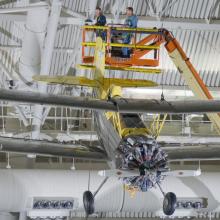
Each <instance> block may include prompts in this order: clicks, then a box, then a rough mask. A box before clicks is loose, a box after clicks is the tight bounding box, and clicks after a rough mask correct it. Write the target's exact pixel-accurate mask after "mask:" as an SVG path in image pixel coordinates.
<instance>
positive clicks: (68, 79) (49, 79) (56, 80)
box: [33, 76, 97, 87]
mask: <svg viewBox="0 0 220 220" xmlns="http://www.w3.org/2000/svg"><path fill="white" fill-rule="evenodd" d="M33 80H35V81H39V82H45V83H49V84H61V85H79V86H88V87H96V86H97V84H96V81H95V80H91V79H88V78H86V77H81V76H33Z"/></svg>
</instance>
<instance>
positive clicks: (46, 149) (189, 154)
mask: <svg viewBox="0 0 220 220" xmlns="http://www.w3.org/2000/svg"><path fill="white" fill-rule="evenodd" d="M0 143H1V145H0V146H1V148H0V152H14V153H21V154H29V153H31V154H36V155H41V156H49V157H66V158H80V159H86V160H87V159H88V160H95V161H106V162H110V161H111V159H110V158H109V157H108V156H107V154H109V152H107V153H106V152H105V151H104V150H103V149H101V148H98V147H87V146H84V145H80V144H61V143H56V142H48V141H39V140H30V139H22V138H9V137H0ZM162 149H163V150H164V151H165V152H166V153H167V154H168V159H169V161H191V160H193V161H195V160H201V161H202V160H219V159H220V147H219V145H218V144H213V145H210V146H206V145H205V144H200V145H196V146H187V147H162ZM110 156H111V155H110ZM114 162H116V161H114Z"/></svg>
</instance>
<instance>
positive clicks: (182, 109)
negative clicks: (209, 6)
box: [0, 89, 220, 114]
mask: <svg viewBox="0 0 220 220" xmlns="http://www.w3.org/2000/svg"><path fill="white" fill-rule="evenodd" d="M0 100H7V101H13V102H25V103H32V104H42V105H55V106H66V107H72V108H80V109H92V110H102V111H114V112H125V113H170V114H172V113H209V112H220V100H185V101H165V100H164V101H161V100H144V99H124V98H120V99H111V100H99V99H92V98H85V97H73V96H65V95H53V94H45V93H38V92H26V91H18V90H16V91H15V90H14V91H13V90H7V89H0Z"/></svg>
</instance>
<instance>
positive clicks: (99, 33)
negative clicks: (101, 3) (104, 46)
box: [95, 7, 106, 40]
mask: <svg viewBox="0 0 220 220" xmlns="http://www.w3.org/2000/svg"><path fill="white" fill-rule="evenodd" d="M95 17H96V23H95V25H96V26H105V25H106V17H105V15H103V13H102V10H101V8H100V7H97V8H96V10H95ZM96 37H101V38H102V40H105V38H106V33H105V31H103V30H96Z"/></svg>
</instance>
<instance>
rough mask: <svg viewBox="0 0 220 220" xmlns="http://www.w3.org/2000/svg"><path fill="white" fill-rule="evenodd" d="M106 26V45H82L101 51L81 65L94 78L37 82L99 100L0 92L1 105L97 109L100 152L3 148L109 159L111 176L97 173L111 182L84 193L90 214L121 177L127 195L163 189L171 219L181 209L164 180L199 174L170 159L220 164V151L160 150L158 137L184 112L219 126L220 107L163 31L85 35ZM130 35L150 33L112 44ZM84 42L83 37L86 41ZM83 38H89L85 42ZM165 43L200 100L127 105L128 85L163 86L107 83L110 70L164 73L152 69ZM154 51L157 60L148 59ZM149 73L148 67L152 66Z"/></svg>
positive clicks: (43, 78) (98, 42) (53, 147)
mask: <svg viewBox="0 0 220 220" xmlns="http://www.w3.org/2000/svg"><path fill="white" fill-rule="evenodd" d="M100 28H103V31H106V32H107V36H108V37H107V39H106V40H105V41H103V40H102V39H101V38H100V37H97V38H96V41H95V42H89V43H88V42H83V47H84V46H91V47H94V48H95V50H94V51H95V53H94V56H85V54H84V53H85V51H84V50H83V64H82V65H81V68H89V69H92V71H93V78H92V79H89V78H86V77H73V76H56V77H49V76H48V77H47V76H35V77H34V80H37V81H43V82H47V83H52V84H63V85H72V86H75V85H80V86H86V87H91V88H93V95H94V98H88V97H71V96H63V95H52V94H43V93H28V92H23V91H12V90H5V89H0V99H1V100H8V101H17V102H26V103H35V104H42V105H56V106H68V107H73V108H81V109H91V110H94V115H95V122H96V128H97V133H98V136H99V139H100V143H101V146H102V149H100V148H95V147H93V148H86V147H84V148H83V147H80V146H76V147H74V148H70V147H65V146H64V147H63V148H60V147H58V146H56V144H55V145H53V144H51V146H48V145H47V146H45V147H43V142H42V146H26V145H25V143H23V144H24V145H23V147H21V148H17V149H16V150H15V149H10V147H9V146H8V145H7V140H5V139H4V140H1V141H2V142H4V144H3V148H2V150H5V151H16V152H23V153H28V152H30V153H35V154H44V155H51V156H65V157H75V158H87V159H94V160H104V161H108V164H109V166H110V169H109V170H101V171H99V174H100V175H101V176H104V177H105V179H104V181H103V182H102V184H101V185H100V187H99V188H98V190H97V191H96V192H95V193H92V192H91V191H85V192H84V195H83V202H84V207H85V211H86V214H87V215H90V214H92V213H94V211H95V207H94V198H95V196H96V194H97V193H98V191H99V190H100V188H101V187H102V185H103V184H104V183H105V182H106V181H107V179H108V178H109V177H111V176H116V177H119V178H120V179H122V181H123V183H124V184H125V186H126V189H127V190H129V191H131V192H134V191H142V192H145V191H147V190H149V189H150V188H152V187H154V186H158V187H159V188H160V190H161V192H162V193H163V195H164V202H163V211H164V214H166V215H172V214H173V213H174V211H175V208H176V203H177V198H176V195H175V194H174V193H173V192H168V193H165V192H163V190H162V188H161V182H162V180H163V179H164V177H165V176H170V175H171V176H173V175H175V176H180V177H181V176H197V175H200V170H196V171H185V170H181V171H170V170H169V167H168V161H172V160H188V159H193V160H204V159H210V158H212V159H214V158H220V153H219V151H218V149H217V148H212V149H210V148H209V149H207V148H202V147H201V148H199V150H198V148H197V147H192V148H184V147H182V148H175V147H161V146H160V145H159V144H158V143H157V141H156V138H157V137H158V135H159V134H160V131H161V129H162V127H163V125H164V121H165V118H166V114H181V113H208V116H209V118H210V120H211V121H212V122H213V123H214V124H215V125H216V128H217V129H218V130H219V128H220V118H219V115H218V112H220V101H217V100H212V96H211V94H210V92H209V91H208V89H207V88H206V86H205V85H204V83H203V81H202V80H201V78H200V76H199V74H198V73H197V72H196V70H195V69H194V67H193V65H192V64H191V62H190V60H189V59H188V58H187V56H186V54H185V53H184V51H183V50H182V48H181V47H180V45H179V43H178V42H177V40H176V39H175V38H174V37H173V36H172V34H171V33H170V32H169V31H167V30H165V29H144V28H140V29H138V28H137V29H134V30H133V29H120V28H118V29H117V28H115V29H114V27H112V26H111V27H95V26H92V27H84V29H91V30H93V31H94V30H96V29H100ZM112 30H114V33H115V31H120V32H121V31H122V32H123V31H127V32H132V33H135V35H136V34H137V33H145V34H147V36H146V37H145V39H141V40H140V41H135V42H133V44H131V45H122V44H120V43H119V44H117V43H114V44H112V43H111V40H110V39H109V38H111V31H112ZM83 36H84V35H83ZM84 37H85V36H84ZM160 45H165V48H166V49H167V51H168V54H169V56H170V58H171V59H172V61H173V62H174V64H175V65H176V66H177V68H178V69H179V72H180V73H181V74H182V75H183V76H184V79H185V80H186V83H187V84H188V85H189V87H190V88H191V89H192V91H193V92H194V94H195V96H196V97H197V98H198V100H194V101H172V102H169V101H166V100H164V99H161V100H141V99H140V100H137V99H135V100H134V99H126V98H123V96H122V88H124V87H148V86H156V85H157V84H156V83H154V82H152V81H147V80H133V79H118V78H117V79H116V78H106V77H105V70H106V69H108V70H122V71H123V70H126V71H129V70H131V71H136V72H145V73H155V74H158V73H159V70H158V69H152V67H156V66H157V65H158V57H159V56H158V50H159V47H160ZM124 46H126V47H130V48H132V54H131V57H130V58H128V59H120V58H118V57H117V59H116V58H114V57H113V56H112V54H111V50H113V48H114V47H124ZM150 52H153V54H154V57H153V58H151V59H147V58H143V57H144V56H145V57H146V54H149V53H150ZM149 67H150V68H149ZM140 113H155V114H163V117H161V115H159V116H158V117H155V120H154V122H153V124H152V125H151V126H150V127H146V125H145V124H144V123H143V121H142V119H141V117H140Z"/></svg>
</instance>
